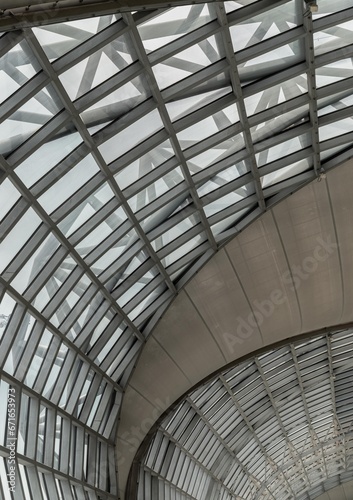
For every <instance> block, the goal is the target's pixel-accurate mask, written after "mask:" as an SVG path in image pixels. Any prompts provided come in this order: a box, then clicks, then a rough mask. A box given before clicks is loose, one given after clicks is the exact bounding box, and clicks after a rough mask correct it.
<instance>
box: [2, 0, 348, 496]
mask: <svg viewBox="0 0 353 500" xmlns="http://www.w3.org/2000/svg"><path fill="white" fill-rule="evenodd" d="M342 1H343V0H342ZM44 3H45V2H44ZM76 4H77V2H76V1H75V0H73V1H72V2H65V5H63V4H62V3H61V2H56V3H55V4H50V5H49V4H47V5H46V6H45V7H47V9H44V10H43V6H41V5H39V4H38V5H34V6H23V8H22V7H21V6H18V9H17V10H16V9H15V10H11V11H9V10H8V8H6V9H4V12H2V13H0V30H1V32H0V69H1V72H0V90H1V92H0V238H1V243H0V257H1V259H0V267H1V269H0V273H1V277H0V318H1V321H0V340H1V346H2V349H1V355H0V370H1V373H2V374H3V380H4V384H5V385H4V387H5V388H6V387H8V384H9V383H10V382H11V383H15V381H16V383H17V384H18V385H17V386H18V387H19V390H20V391H21V394H23V399H24V401H26V403H24V404H25V405H27V406H28V405H29V407H31V408H32V407H33V413H31V416H30V419H29V421H28V422H30V424H29V423H28V425H27V424H26V420H25V418H24V417H23V418H22V417H21V418H22V420H23V422H22V420H21V422H22V424H21V425H23V429H22V430H21V436H23V439H28V444H27V445H26V447H25V450H24V451H23V453H22V455H23V457H24V458H23V461H25V457H26V456H28V460H29V462H31V460H32V462H31V467H32V466H33V467H34V468H35V469H36V471H37V472H38V471H39V472H38V474H39V473H41V472H40V470H39V468H40V465H39V464H42V465H43V467H44V468H45V467H49V468H52V469H53V470H54V471H57V474H58V477H59V476H60V474H61V473H64V474H67V481H68V483H67V485H69V486H65V487H64V486H63V488H69V489H65V493H62V492H61V493H60V488H59V487H58V488H57V489H55V488H56V486H55V485H54V486H55V487H54V486H53V484H54V483H55V481H54V483H52V482H50V481H52V480H51V479H48V481H49V482H50V486H44V484H45V481H46V480H45V479H43V478H41V476H38V474H37V472H36V474H37V476H35V477H36V478H34V479H32V481H33V484H35V485H37V486H35V487H33V488H35V489H34V490H33V492H31V493H30V494H31V495H32V498H36V499H37V498H40V494H42V497H43V498H45V493H43V492H44V491H46V490H45V488H47V492H48V493H47V495H49V497H50V498H52V497H51V495H53V498H55V495H58V496H60V495H66V496H65V498H70V496H69V495H72V498H76V497H77V498H81V497H82V495H84V497H85V498H96V492H95V489H97V488H98V489H99V490H100V493H99V495H101V496H102V491H104V490H106V492H107V494H108V495H114V494H115V493H116V491H117V486H116V471H115V468H114V467H112V466H109V467H110V468H109V474H107V479H106V482H105V483H104V484H103V483H102V484H98V485H97V484H96V482H95V481H96V476H95V475H94V474H93V473H92V475H91V474H90V473H89V472H87V470H88V469H87V467H88V466H85V467H86V469H87V470H86V472H85V474H86V476H84V474H83V472H82V467H79V466H75V463H80V464H81V462H82V460H83V461H84V463H86V464H87V463H88V461H89V460H91V457H93V455H94V456H95V458H94V460H93V458H92V464H97V463H98V461H99V457H100V455H101V454H102V453H103V455H104V454H106V453H108V452H106V450H108V449H109V450H110V449H111V448H110V447H111V446H112V441H111V440H112V436H113V435H114V433H115V430H116V425H117V417H118V414H119V408H120V405H121V399H122V397H123V392H124V389H125V387H126V384H127V382H128V380H129V377H130V375H131V372H132V370H133V368H134V364H135V362H136V359H137V357H138V355H139V353H140V352H141V349H142V348H143V346H144V344H145V342H146V339H147V337H148V335H149V333H150V332H151V331H152V329H153V328H154V327H155V325H156V323H157V322H158V320H159V318H160V317H161V315H162V314H163V313H164V312H165V310H166V309H167V307H168V306H169V304H170V303H171V302H172V300H173V299H174V297H175V296H176V295H177V293H178V292H179V291H180V290H181V289H182V287H183V286H184V285H185V283H187V282H188V281H189V280H190V279H191V278H192V277H193V276H194V274H195V273H196V272H197V271H198V270H199V269H200V268H201V267H202V266H203V265H204V264H205V263H206V262H207V260H209V259H210V258H211V257H212V256H213V255H214V254H215V253H216V252H217V250H218V249H219V248H220V247H221V246H222V245H224V244H225V243H226V242H227V241H229V239H230V238H232V237H234V236H235V235H237V234H238V232H239V231H241V230H243V229H244V228H245V227H246V226H247V225H249V224H251V222H253V221H254V220H255V219H256V218H257V217H259V216H260V215H261V214H262V213H264V212H265V211H266V210H268V209H270V208H271V207H272V206H274V205H275V204H276V203H278V202H279V201H280V200H281V199H283V198H285V197H286V196H288V195H289V194H291V193H292V192H293V191H295V190H297V189H299V188H300V187H302V186H303V185H305V184H306V183H308V182H310V181H312V180H314V179H316V178H318V177H320V175H322V173H323V171H327V170H329V169H331V168H334V167H337V166H338V165H339V164H340V163H341V162H343V161H345V160H346V159H347V158H350V157H351V156H352V142H353V132H352V125H351V123H352V118H351V116H352V109H353V108H352V107H353V97H352V90H351V89H352V81H353V65H352V55H353V37H352V32H353V21H352V20H353V8H352V7H350V6H346V5H345V4H344V2H343V3H342V9H343V7H348V8H345V9H344V10H342V9H340V6H341V4H337V7H333V6H331V4H330V5H329V4H327V5H326V3H325V2H322V4H321V6H320V8H321V9H322V10H321V12H320V16H315V15H312V14H311V13H310V12H309V11H307V10H305V8H304V7H303V3H302V2H301V1H300V0H291V1H286V0H278V1H275V2H274V1H270V0H261V1H253V2H252V1H248V0H241V1H239V2H226V3H222V2H212V3H199V2H194V3H193V5H186V4H185V2H183V1H181V2H180V4H179V5H176V6H174V7H173V8H171V7H170V6H169V5H166V4H163V5H159V6H158V5H154V8H153V9H152V10H151V9H150V10H148V9H146V8H142V7H143V6H142V5H140V6H136V9H137V11H136V12H131V7H129V6H128V5H124V6H119V5H117V3H116V2H114V5H113V4H111V3H110V2H105V3H102V2H93V3H86V4H85V5H81V6H80V7H78V6H77V5H76ZM26 7H27V8H26ZM140 7H141V9H140ZM144 7H146V6H144ZM157 7H158V8H157ZM65 9H66V10H65ZM92 13H94V14H95V15H94V16H92V15H91V14H92ZM332 363H333V361H332ZM332 363H331V365H332V366H333V364H332ZM332 366H331V372H332V370H333V368H332ZM6 377H7V378H6ZM9 381H10V382H9ZM6 384H7V385H6ZM4 390H5V389H4ZM266 390H267V397H268V398H269V400H270V401H271V400H272V399H273V396H272V393H271V390H270V387H266ZM331 391H332V387H331ZM21 397H22V396H21ZM26 398H27V399H26ZM28 398H30V401H31V403H28V400H29V399H28ZM34 401H36V402H34ZM302 403H303V405H304V408H305V415H306V417H307V416H308V415H309V414H310V408H309V407H308V404H307V402H306V401H305V400H303V401H302ZM24 407H25V406H24ZM41 408H42V409H41ZM31 411H32V410H31ZM333 411H334V410H333ZM197 414H198V413H197ZM199 416H200V415H199ZM277 416H278V419H279V421H281V425H282V435H283V436H284V427H285V424H286V422H285V419H282V420H281V418H280V416H279V415H277ZM36 419H37V423H35V421H36ZM55 419H56V420H57V422H65V423H63V424H62V425H61V424H60V425H59V423H58V424H57V430H56V436H57V438H56V439H57V440H58V441H57V445H56V446H59V447H60V446H61V444H60V443H61V441H60V440H61V439H64V438H63V434H62V432H63V429H64V427H65V429H69V428H70V429H75V430H72V431H70V433H69V434H66V436H69V440H68V441H67V442H66V441H65V443H66V445H67V447H68V449H69V448H70V447H72V448H70V450H72V451H70V453H71V454H70V457H71V458H70V461H71V462H70V467H69V469H68V470H66V469H65V470H64V469H62V468H63V467H64V468H65V466H64V464H60V463H59V462H58V458H57V455H56V454H55V453H56V452H55V453H54V451H55V450H54V449H55V443H54V444H53V443H52V442H51V441H50V440H48V439H47V437H46V436H48V435H49V434H47V430H48V432H51V431H52V430H53V426H55V425H54V421H55ZM60 419H62V420H60ZM335 422H336V425H339V424H338V422H339V419H338V417H337V416H336V418H335ZM3 423H4V425H5V423H6V418H5V420H1V424H3ZM29 425H33V426H34V425H36V426H37V427H38V429H40V433H39V434H38V435H39V436H42V437H40V438H38V439H39V441H38V443H35V440H34V439H33V438H32V437H31V436H30V434H29V433H28V429H29V427H28V426H29ZM77 429H80V430H77ZM209 430H210V432H211V433H212V429H209ZM250 430H251V426H250V421H249V422H248V432H250ZM76 436H79V437H76ZM71 438H72V440H71ZM65 439H66V438H65ZM283 439H284V440H285V442H288V439H287V440H286V439H285V438H283ZM311 439H312V444H313V443H314V441H315V442H316V441H317V440H318V439H319V438H318V437H317V434H315V432H314V433H313V434H312V435H311ZM90 442H91V443H93V442H94V443H95V444H94V446H93V445H89V443H90ZM70 443H71V444H70ZM97 443H99V444H97ZM259 443H260V441H258V443H257V444H258V445H259ZM0 446H3V447H4V446H5V441H4V436H3V440H2V441H0ZM288 446H289V445H288ZM102 447H105V448H104V452H101V451H100V450H101V448H102ZM34 448H35V449H36V450H37V448H40V450H41V451H40V453H39V454H38V457H34V455H33V453H34V452H33V449H34ZM184 448H185V447H183V452H184V451H185V450H186V448H185V449H184ZM93 449H94V450H95V451H92V450H93ZM264 449H265V448H263V451H264ZM347 449H348V448H346V451H347ZM228 451H229V450H228ZM185 452H186V451H185ZM109 453H110V452H109ZM347 453H348V452H347ZM291 454H292V457H295V456H297V455H296V453H295V452H294V451H293V450H291ZM20 455H21V453H20ZM103 455H102V456H103ZM228 455H229V456H228V458H229V457H232V460H233V462H232V465H230V463H228V462H227V460H228V458H227V460H226V458H224V462H222V463H223V465H224V464H225V463H227V464H228V466H229V470H231V469H232V468H234V467H238V466H239V467H240V464H239V463H238V459H236V456H235V455H234V453H233V455H234V456H232V454H231V453H229V454H228ZM51 456H52V458H50V457H51ZM104 456H105V455H104ZM187 456H188V457H189V459H190V460H192V457H191V455H187ZM75 457H78V458H77V460H78V462H77V460H76V458H75ZM75 461H76V462H75ZM195 463H196V465H197V467H199V468H200V467H201V463H202V462H201V461H200V460H199V459H198V460H197V461H196V462H195ZM23 466H25V465H24V464H23ZM242 467H243V466H242ZM268 467H269V468H265V469H266V477H267V475H268V474H270V477H272V476H271V474H272V473H273V467H275V466H274V465H273V464H272V465H271V466H270V465H269V466H268ZM276 467H277V469H276V470H277V471H278V474H279V475H281V474H282V475H281V477H282V479H283V478H284V477H286V476H283V474H284V473H283V472H281V469H280V468H279V467H278V466H276ZM276 467H275V468H276ZM301 468H303V465H301V461H300V460H298V461H297V462H295V464H294V465H293V470H295V471H296V472H295V473H296V474H299V470H301ZM201 469H202V472H200V474H201V475H202V474H206V471H205V469H204V468H202V467H201V468H200V471H201ZM324 469H325V464H324ZM21 470H22V469H21ZM43 470H44V469H43ZM151 470H152V469H151ZM195 470H196V469H195ZM241 470H242V473H244V477H248V478H252V477H253V473H251V474H250V473H249V474H247V472H246V470H247V469H246V468H244V467H243V468H242V469H241ZM4 471H5V472H6V470H5V469H4V468H3V466H2V465H1V464H0V473H1V474H3V473H4ZM269 471H272V472H271V473H270V472H269ZM228 473H229V471H228ZM24 474H27V472H26V473H24ZM195 474H196V472H195ZM222 474H223V476H224V477H223V476H222V478H223V479H224V478H225V477H227V476H226V474H227V471H226V469H224V470H223V472H222ZM330 474H331V473H330V472H329V471H328V470H327V469H325V478H326V479H325V481H328V480H329V479H328V478H329V477H331V475H332V474H331V475H330ZM24 477H25V476H24ZM33 477H34V476H33ZM278 477H279V476H278ZM204 478H205V481H206V478H207V474H206V475H205V476H204ZM215 478H216V475H215V474H214V473H213V480H212V481H213V482H211V483H212V484H211V483H210V484H209V485H208V486H207V487H206V486H205V484H206V483H202V484H204V486H203V488H205V489H204V491H206V492H208V493H207V494H208V495H211V494H214V495H218V496H219V497H221V495H222V494H223V493H222V491H223V490H222V488H225V487H226V489H227V491H228V492H231V491H233V490H232V488H233V486H232V485H230V484H229V485H228V486H225V485H223V486H222V484H221V482H220V480H219V479H218V480H217V481H216V480H215ZM223 479H222V480H223ZM309 479H310V478H307V480H306V484H308V481H309ZM76 480H77V481H78V483H79V484H81V485H83V483H84V481H87V484H88V486H87V488H88V490H87V491H86V490H85V492H84V493H82V494H81V493H77V492H75V490H74V486H70V485H71V482H72V481H73V482H74V481H76ZM283 480H284V484H286V488H287V490H288V491H289V492H290V491H291V488H293V486H292V485H291V484H290V483H289V480H287V479H286V480H285V479H283ZM168 481H169V480H168ZM169 482H170V481H169ZM250 482H251V484H252V485H253V488H255V490H256V488H257V482H256V481H255V480H253V479H251V481H250ZM48 484H49V483H48ZM170 484H172V483H170ZM266 484H267V483H266ZM268 484H269V486H266V488H264V491H267V494H268V497H269V498H272V497H274V498H276V494H275V493H273V492H272V490H271V488H272V486H270V483H268ZM38 485H39V486H38ZM80 487H81V486H80ZM153 487H154V486H153ZM38 488H39V489H38ZM70 488H71V489H70ZM90 488H93V490H92V491H91V490H90ZM177 488H179V489H180V490H182V489H183V488H180V486H178V487H177ZM213 488H215V490H213ZM255 490H254V491H255ZM63 491H64V490H63ZM68 491H71V493H68ZM82 491H83V490H82ZM88 491H90V492H88ZM178 491H179V490H178ZM40 492H42V493H40ZM216 492H217V493H216ZM23 494H24V495H26V494H27V493H26V492H25V490H24V493H23ZM193 494H194V493H193ZM229 494H230V493H229ZM289 494H290V493H289ZM75 495H76V496H75ZM92 495H93V496H92ZM97 495H98V493H97ZM251 495H254V493H251ZM82 498H83V497H82ZM249 498H252V497H251V496H250V497H249ZM254 498H255V497H254Z"/></svg>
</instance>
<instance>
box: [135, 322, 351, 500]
mask: <svg viewBox="0 0 353 500" xmlns="http://www.w3.org/2000/svg"><path fill="white" fill-rule="evenodd" d="M352 347H353V331H352V330H351V329H349V330H341V331H337V332H334V333H330V334H327V335H324V336H322V335H321V336H319V337H315V338H312V339H310V340H307V341H304V342H303V341H301V342H296V343H294V344H290V345H288V346H284V347H281V348H278V349H276V350H272V351H270V352H267V353H265V354H263V355H261V356H259V357H256V358H253V359H251V360H248V361H246V362H243V363H242V364H240V365H238V366H236V367H235V368H232V369H228V370H227V371H225V372H223V373H220V374H219V375H218V376H216V377H215V378H213V379H212V380H211V381H209V382H208V383H207V384H204V385H203V386H201V387H199V388H198V389H196V390H194V391H193V392H192V393H191V394H190V395H189V396H188V397H186V398H185V399H184V401H182V402H181V403H180V404H179V405H178V407H177V408H176V409H175V410H173V411H172V412H170V413H169V414H168V416H167V417H166V418H165V419H164V421H163V422H162V423H161V425H160V426H159V428H158V429H157V431H156V432H155V434H154V435H153V438H151V442H150V444H149V446H148V448H147V449H146V452H145V454H144V457H143V458H142V460H141V464H140V467H139V469H137V474H138V476H139V478H138V481H137V480H136V481H135V482H134V484H136V490H137V488H138V490H137V491H136V492H135V494H134V495H133V498H138V499H139V500H145V499H150V498H151V499H153V500H160V499H165V498H180V499H183V500H206V499H209V498H212V499H213V498H214V499H216V498H217V499H219V500H221V499H222V500H232V499H237V500H243V499H244V500H247V499H253V500H260V499H261V500H262V499H272V500H279V499H281V500H282V499H283V500H284V499H297V500H310V499H314V498H316V497H318V496H319V495H321V494H322V493H324V492H325V491H327V490H330V489H332V488H334V487H336V486H338V485H339V484H341V483H344V482H345V481H350V480H351V479H352V473H353V409H352V405H351V401H352V397H351V387H352V380H353V370H352V361H351V352H352ZM136 479H137V478H136ZM137 484H138V487H137Z"/></svg>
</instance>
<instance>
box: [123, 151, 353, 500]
mask: <svg viewBox="0 0 353 500" xmlns="http://www.w3.org/2000/svg"><path fill="white" fill-rule="evenodd" d="M352 166H353V162H352V160H350V161H348V162H347V163H346V164H344V165H342V166H341V167H340V168H337V169H335V170H333V171H331V172H329V173H328V175H327V179H326V180H325V181H322V182H317V181H314V182H312V183H311V184H309V185H307V186H306V187H304V188H303V189H301V190H300V191H298V192H296V193H295V194H293V195H292V196H290V197H289V198H287V199H286V200H284V201H282V202H281V203H279V204H278V205H277V206H275V207H274V208H273V209H272V210H271V211H269V212H267V213H265V214H264V215H263V216H261V217H260V219H258V220H257V221H256V222H254V223H253V224H252V225H251V226H250V227H248V228H247V229H245V230H244V231H243V232H242V233H241V234H239V235H238V236H237V237H236V238H235V239H233V240H232V241H231V242H229V243H228V244H227V245H225V246H224V247H223V248H222V249H221V250H220V251H219V252H218V253H217V254H216V255H215V256H214V257H213V258H212V259H211V260H210V261H209V262H208V263H207V264H206V266H205V267H204V268H202V269H201V270H200V271H199V273H198V274H197V275H196V276H195V277H194V278H193V279H192V280H191V281H190V282H189V283H188V284H187V285H186V287H185V289H184V290H183V291H182V292H180V294H179V295H178V297H177V298H176V300H175V301H174V302H173V303H172V305H171V306H170V308H169V309H168V311H167V312H166V313H165V315H164V317H163V318H162V319H161V321H160V323H159V324H158V325H157V327H156V329H155V330H154V332H152V334H151V336H150V337H149V339H148V341H147V343H146V346H145V349H144V350H143V351H142V354H141V356H140V358H139V360H138V362H137V366H136V368H135V370H134V372H133V375H132V377H131V380H130V383H129V385H128V387H127V389H126V392H125V397H124V399H123V404H122V410H121V414H120V425H119V429H118V436H117V461H118V468H119V481H120V484H119V487H120V498H121V499H124V498H128V497H127V496H125V494H126V485H127V479H128V474H129V471H130V467H131V464H132V462H133V459H134V456H135V453H136V451H137V450H138V448H139V446H140V444H141V443H142V441H143V440H144V438H145V436H146V435H147V434H148V432H149V431H150V429H151V428H152V427H153V425H154V423H155V422H156V421H157V420H158V418H159V417H160V415H161V414H162V413H163V412H164V411H165V410H166V409H167V408H168V407H169V406H171V405H173V403H175V402H176V401H177V400H178V399H179V398H180V397H181V396H182V395H184V394H185V393H187V392H188V391H190V389H191V388H192V387H193V386H195V385H196V384H198V383H199V382H200V381H202V380H203V379H204V378H205V377H208V376H209V374H210V373H214V372H217V371H220V370H221V369H222V367H224V366H226V365H228V364H229V363H233V362H235V361H236V360H238V359H241V358H242V357H244V356H248V355H250V353H253V352H254V351H258V350H260V349H263V348H265V347H266V346H270V345H273V344H274V343H277V342H284V341H288V340H289V339H292V338H294V337H297V336H298V335H301V334H305V333H308V332H312V331H314V330H319V329H325V328H329V327H331V326H333V325H341V324H344V323H350V322H352V321H353V312H352V309H351V307H350V304H351V301H350V299H349V297H351V294H352V293H353V286H352V283H353V269H352V266H351V264H350V262H351V260H350V259H351V252H352V249H353V230H352V228H351V223H350V220H352V217H353V207H352V206H351V189H350V186H351V183H352V182H353V170H352ZM343 270H344V272H343Z"/></svg>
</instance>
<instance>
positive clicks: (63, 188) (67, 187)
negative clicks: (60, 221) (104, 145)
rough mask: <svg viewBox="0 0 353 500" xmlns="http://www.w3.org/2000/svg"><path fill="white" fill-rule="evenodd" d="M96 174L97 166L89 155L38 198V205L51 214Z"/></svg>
mask: <svg viewBox="0 0 353 500" xmlns="http://www.w3.org/2000/svg"><path fill="white" fill-rule="evenodd" d="M97 172H99V168H98V165H97V164H96V162H95V161H94V159H93V156H92V155H90V154H89V155H88V156H86V157H85V158H83V159H82V160H81V161H80V162H79V163H78V164H77V165H76V166H75V167H74V168H73V169H71V170H70V171H69V172H68V173H67V174H66V175H64V176H63V177H62V178H61V179H59V180H58V181H57V182H56V183H55V184H54V185H53V186H52V187H50V188H49V189H48V190H47V191H46V192H45V193H44V194H43V195H42V196H40V197H39V198H38V201H39V203H40V204H41V205H42V207H43V208H44V209H45V210H46V211H47V212H48V213H52V212H53V211H54V210H55V209H56V208H58V207H59V206H60V205H61V204H62V203H63V202H64V201H66V200H68V199H69V198H70V197H71V196H72V195H73V194H74V193H75V192H76V191H77V190H78V189H79V188H80V187H81V186H82V185H84V184H85V182H87V181H88V180H89V179H90V178H91V177H93V176H94V175H95V174H96V173H97Z"/></svg>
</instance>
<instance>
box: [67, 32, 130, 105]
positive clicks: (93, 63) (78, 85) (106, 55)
mask: <svg viewBox="0 0 353 500" xmlns="http://www.w3.org/2000/svg"><path fill="white" fill-rule="evenodd" d="M136 59H137V56H136V55H135V54H134V50H133V45H132V42H131V38H130V34H129V33H126V34H124V35H122V36H120V37H118V38H117V39H116V40H114V41H113V42H111V43H109V44H108V45H106V46H105V47H103V48H102V49H99V50H97V52H94V54H92V55H90V56H89V57H87V58H86V59H84V60H82V61H80V62H79V63H78V64H76V65H75V66H73V67H72V68H70V69H69V70H67V71H65V73H63V74H62V75H60V80H61V82H62V84H63V85H64V87H65V89H66V91H67V93H68V94H69V96H70V98H71V99H72V100H75V99H77V98H79V97H81V96H82V95H84V94H86V93H87V92H89V91H90V90H91V89H93V88H94V87H96V86H97V85H99V84H100V83H102V82H104V81H105V80H107V79H108V78H110V77H111V76H113V75H115V74H116V73H118V72H119V71H121V70H122V69H124V68H126V67H127V66H129V64H131V63H132V62H133V61H135V60H136Z"/></svg>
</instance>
